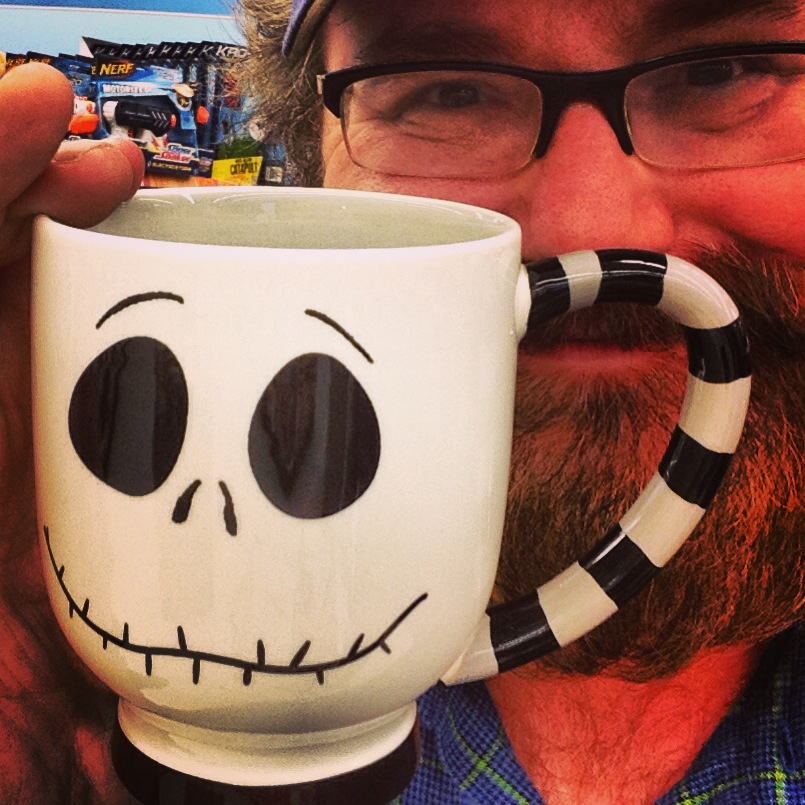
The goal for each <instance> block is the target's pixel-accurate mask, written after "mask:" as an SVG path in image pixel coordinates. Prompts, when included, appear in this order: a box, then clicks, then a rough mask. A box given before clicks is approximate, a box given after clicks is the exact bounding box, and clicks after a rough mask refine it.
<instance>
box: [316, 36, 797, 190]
mask: <svg viewBox="0 0 805 805" xmlns="http://www.w3.org/2000/svg"><path fill="white" fill-rule="evenodd" d="M318 82H319V92H320V94H321V96H322V100H323V102H324V105H325V107H326V108H327V109H328V110H329V111H330V112H332V113H333V114H334V115H336V116H337V117H339V118H341V125H342V128H343V132H344V139H345V141H346V145H347V148H348V150H349V153H350V156H351V157H352V160H353V161H354V162H356V163H357V164H358V165H361V166H363V167H365V168H369V169H371V170H375V171H379V172H382V173H389V174H395V175H402V176H423V177H432V178H473V177H477V178H480V177H490V176H503V175H507V174H510V173H514V172H516V171H518V170H520V169H521V168H523V167H525V166H526V165H527V164H528V163H529V162H530V161H531V160H532V159H539V158H540V157H542V156H544V155H545V153H546V152H547V150H548V147H549V145H550V142H551V139H552V137H553V135H554V132H555V131H556V127H557V124H558V123H559V120H560V118H561V116H562V113H563V112H564V111H565V109H566V108H567V107H568V106H569V105H570V104H573V103H588V104H592V105H593V106H595V107H597V108H598V109H600V111H601V112H602V114H603V115H604V116H605V118H606V120H607V121H608V122H609V125H610V126H611V127H612V129H613V131H614V132H615V135H616V137H617V139H618V143H619V144H620V147H621V148H622V149H623V151H624V152H625V153H626V154H636V155H637V156H638V157H639V158H640V159H642V160H643V161H645V162H648V163H650V164H652V165H657V166H660V167H665V168H675V169H687V170H700V169H717V168H736V167H756V166H760V165H771V164H775V163H779V162H788V161H791V160H795V159H802V158H803V157H805V42H764V43H760V44H743V45H730V46H728V47H719V48H707V49H699V50H692V51H687V52H685V53H675V54H673V55H669V56H662V57H659V58H656V59H651V60H649V61H644V62H639V63H637V64H632V65H628V66H627V67H621V68H618V69H614V70H602V71H597V72H577V73H548V72H540V71H538V70H528V69H525V68H522V67H514V66H511V65H506V64H494V63H486V62H466V61H420V62H401V63H394V64H382V65H371V66H366V67H350V68H348V69H346V70H337V71H335V72H331V73H327V74H326V75H320V76H318Z"/></svg>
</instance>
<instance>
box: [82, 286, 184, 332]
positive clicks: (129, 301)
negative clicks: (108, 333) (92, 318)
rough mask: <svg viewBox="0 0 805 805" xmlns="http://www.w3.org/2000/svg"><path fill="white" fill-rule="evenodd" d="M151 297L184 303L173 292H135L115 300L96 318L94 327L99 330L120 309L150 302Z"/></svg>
mask: <svg viewBox="0 0 805 805" xmlns="http://www.w3.org/2000/svg"><path fill="white" fill-rule="evenodd" d="M153 299H170V300H171V301H172V302H178V303H179V304H180V305H183V304H184V299H183V298H182V297H181V296H179V295H178V294H175V293H169V292H168V291H148V292H147V293H137V294H134V295H133V296H127V297H126V298H125V299H121V300H120V301H119V302H116V303H115V304H114V305H112V307H110V308H109V310H107V311H106V313H104V314H103V316H101V317H100V318H99V319H98V322H97V324H96V325H95V329H96V330H99V329H100V327H101V325H102V324H103V323H104V322H105V321H106V320H107V319H110V318H111V317H112V316H114V315H115V313H120V311H121V310H125V309H126V308H127V307H131V306H132V305H137V304H139V303H140V302H150V301H152V300H153Z"/></svg>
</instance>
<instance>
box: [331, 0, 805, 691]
mask: <svg viewBox="0 0 805 805" xmlns="http://www.w3.org/2000/svg"><path fill="white" fill-rule="evenodd" d="M792 39H802V40H805V9H799V8H798V4H797V3H787V2H773V1H770V2H762V0H720V1H719V2H711V3H707V4H702V3H698V2H696V1H695V0H648V2H646V1H645V0H628V1H627V2H625V3H624V2H622V1H621V0H594V2H591V1H590V0H530V2H528V3H523V2H522V0H494V2H493V0H384V1H383V2H381V1H380V0H339V3H338V4H337V5H336V8H335V10H334V12H333V13H332V14H331V15H330V18H329V19H328V21H327V23H326V25H325V29H324V46H325V61H326V67H327V69H328V70H336V69H341V68H344V67H349V66H353V65H356V64H372V63H384V62H390V61H402V60H409V59H429V58H431V59H432V58H436V59H439V58H442V59H449V58H455V59H462V60H478V61H496V62H503V63H508V64H515V65H520V66H523V67H529V68H533V69H538V70H549V71H582V70H585V71H586V70H603V69H608V68H613V67H619V66H623V65H626V64H630V63H633V62H637V61H643V60H645V59H648V58H651V57H654V56H659V55H663V54H668V53H674V52H679V51H684V50H689V49H693V48H697V47H704V46H709V45H722V44H733V43H741V42H754V41H774V40H792ZM490 125H494V121H490ZM322 153H323V157H324V164H325V183H326V184H327V185H329V186H338V187H353V188H361V189H369V190H382V191H390V192H402V193H409V194H417V195H422V196H432V197H441V198H450V199H455V200H459V201H464V202H468V203H472V204H478V205H480V206H484V207H490V208H493V209H496V210H499V211H501V212H504V213H506V214H508V215H510V216H512V217H513V218H515V219H516V220H517V221H518V222H519V223H520V225H521V227H522V229H523V258H524V259H525V260H538V259H542V258H545V257H549V256H553V255H555V254H561V253H563V252H569V251H576V250H579V249H595V248H614V247H635V248H646V249H653V250H657V251H663V252H669V253H672V254H676V255H678V256H681V257H685V258H687V259H690V260H692V261H693V262H698V263H699V264H700V265H702V267H703V268H705V269H706V270H708V271H710V272H711V273H713V274H714V275H715V276H716V278H717V279H718V280H719V281H720V282H722V284H724V285H725V287H726V288H727V289H728V290H729V291H730V292H731V293H732V294H733V295H734V296H735V298H736V301H737V302H738V305H739V307H740V308H741V309H742V312H743V314H744V316H745V318H746V319H747V322H748V325H749V327H750V334H751V338H752V346H753V351H754V356H755V359H754V362H755V377H756V382H755V396H754V402H753V408H752V412H751V414H750V419H749V425H748V429H747V436H746V438H745V440H744V443H743V446H742V448H741V450H740V451H739V455H738V458H737V460H736V467H735V471H734V472H733V474H732V476H731V477H732V483H731V485H730V486H729V488H724V489H723V490H722V492H721V495H720V497H719V499H718V501H717V504H716V506H715V507H714V510H713V511H712V512H711V513H710V515H709V516H708V518H706V521H705V524H704V526H703V527H702V528H700V529H699V531H698V532H697V535H695V536H694V537H693V538H692V540H691V541H690V543H689V544H688V545H687V546H685V548H684V549H683V551H682V553H681V555H680V556H679V557H678V558H677V559H676V560H674V562H672V564H671V566H670V567H669V568H667V569H666V570H665V571H664V572H663V573H662V574H660V577H659V579H658V581H657V582H656V583H655V584H654V585H653V586H652V588H651V591H650V592H649V593H648V594H644V596H641V597H640V599H639V601H637V602H635V604H634V605H632V606H630V607H627V609H626V610H625V611H624V612H622V613H621V614H620V615H618V616H617V617H616V618H615V619H613V621H612V622H610V623H608V624H605V625H604V627H602V628H600V629H599V630H597V632H596V633H595V634H594V635H593V637H591V638H589V639H585V640H583V641H580V642H579V644H578V645H576V646H574V647H572V648H571V649H570V650H567V649H566V650H565V651H563V652H561V653H560V655H559V656H558V659H556V660H552V661H555V662H557V663H558V664H560V665H563V666H564V667H566V668H572V669H577V670H585V671H589V670H595V669H597V668H599V667H601V666H602V665H605V664H607V663H610V662H612V663H615V664H616V665H617V667H618V668H619V669H620V672H622V673H624V674H628V675H632V676H635V677H637V678H639V677H643V676H651V675H656V674H659V673H663V672H665V671H667V670H670V669H672V668H673V667H674V666H675V665H677V664H679V663H680V662H683V661H684V660H685V659H687V658H688V657H690V656H691V655H692V654H693V653H694V652H695V651H696V650H698V649H699V648H702V647H706V646H708V645H714V644H717V643H723V642H727V641H731V642H735V641H742V640H743V641H754V640H758V639H760V638H762V637H765V636H768V635H770V634H773V633H774V632H775V630H778V629H780V628H782V626H784V625H785V624H786V623H787V622H789V619H794V618H795V617H796V616H795V615H794V614H792V613H793V611H794V610H795V609H796V607H797V606H800V605H802V603H803V599H805V583H803V577H804V576H805V571H803V568H802V567H801V566H800V563H801V560H800V555H801V554H802V551H801V545H800V544H799V543H798V542H797V540H798V539H799V540H801V539H802V538H801V537H799V536H798V535H797V533H794V534H792V533H791V532H792V531H797V530H798V533H805V528H803V522H802V520H803V518H802V516H801V515H800V516H799V517H798V516H797V515H796V513H795V512H796V509H797V508H798V507H799V506H800V505H801V502H802V501H801V494H802V492H801V490H802V488H803V483H802V468H801V459H800V458H799V455H798V450H801V445H802V444H803V443H805V435H803V422H804V421H805V399H803V392H802V391H801V389H802V388H803V386H804V385H805V379H803V367H804V366H805V321H803V320H804V319H805V316H804V315H803V314H802V313H801V312H800V303H805V237H803V235H802V221H803V217H804V216H805V160H803V161H797V162H790V163H785V164H780V165H774V166H766V167H760V168H744V169H726V170H725V169H722V170H699V171H686V170H670V169H663V168H658V167H653V166H651V165H648V164H646V163H644V162H642V161H640V160H639V159H638V158H637V157H635V156H628V155H626V154H625V153H624V152H623V151H622V150H621V148H620V146H619V145H618V142H617V140H616V138H615V134H614V133H613V131H612V129H611V128H610V126H609V124H608V123H607V122H606V120H605V119H604V117H603V115H602V114H601V112H600V111H599V110H598V109H596V108H594V107H592V106H590V105H589V104H574V105H571V106H570V107H569V108H568V109H567V110H566V112H565V113H564V116H563V117H562V119H561V120H560V122H559V125H558V128H557V130H556V132H555V135H554V138H553V140H552V142H551V146H550V148H549V150H548V152H547V154H546V155H545V156H544V157H543V158H541V159H539V160H535V161H532V162H531V163H530V164H529V165H528V166H526V167H525V168H524V169H522V170H521V171H519V172H516V173H514V174H510V175H507V176H502V177H499V178H491V179H490V178H484V179H469V180H467V179H460V180H458V179H429V178H421V177H401V176H392V175H388V174H381V173H377V172H373V171H369V170H367V169H365V168H361V167H358V166H357V165H355V164H354V163H353V161H352V160H351V158H350V156H349V154H348V153H347V150H346V147H345V144H344V140H343V137H342V134H341V128H340V123H339V121H338V120H337V119H335V118H334V117H333V116H332V115H330V114H329V113H327V112H325V113H324V133H323V141H322ZM684 366H685V364H684V347H683V346H682V344H681V342H680V340H679V338H678V334H677V333H676V332H675V331H674V330H673V328H670V327H669V326H668V325H667V324H666V323H665V322H662V321H659V320H657V319H656V318H653V317H652V316H651V314H650V312H649V313H646V312H644V311H641V310H638V311H633V310H631V309H618V308H613V309H610V310H609V311H605V312H603V313H602V311H600V310H598V311H596V312H595V313H591V312H589V311H583V312H582V313H579V314H576V315H574V316H572V317H567V318H566V319H565V320H563V321H559V322H557V323H555V324H551V325H549V326H547V327H546V328H545V329H544V331H543V333H541V334H538V336H537V337H529V338H527V339H526V341H524V343H523V344H522V346H521V350H520V364H519V381H518V383H519V384H518V403H517V411H516V438H515V445H514V451H513V468H512V486H511V497H510V512H509V522H508V527H507V534H506V539H505V544H504V554H503V557H502V560H501V573H500V576H499V584H500V588H501V590H502V591H503V592H504V593H505V594H506V595H510V594H514V593H522V592H525V591H527V590H529V589H531V588H533V587H534V586H535V585H538V584H540V583H542V582H543V581H545V580H546V579H547V578H548V577H549V576H550V575H552V574H553V573H555V572H557V571H558V570H560V569H561V568H562V567H563V566H565V565H566V564H568V563H569V562H571V561H572V560H573V559H574V558H575V557H576V555H577V554H578V553H580V552H582V551H583V550H585V549H586V548H589V547H590V546H591V545H592V544H593V543H594V542H595V541H596V540H597V539H598V538H599V537H600V536H601V534H602V533H603V530H604V529H605V527H606V526H607V525H608V524H609V523H610V522H611V521H613V520H615V519H617V517H619V516H620V514H622V513H623V511H624V510H625V508H626V506H627V505H628V503H630V502H631V500H632V499H633V497H634V495H635V494H636V492H637V491H638V490H639V488H640V487H641V485H642V484H643V483H644V482H645V480H646V479H647V477H648V476H649V475H650V474H651V472H652V471H653V469H654V468H655V467H656V464H657V461H658V460H659V457H660V453H661V452H662V449H663V447H664V444H665V442H666V440H667V435H668V431H669V428H670V427H672V426H673V424H674V421H675V416H676V411H677V409H678V405H679V401H680V399H681V395H682V384H683V382H684V380H683V378H684V377H685V371H684ZM797 444H798V445H799V446H800V447H799V448H796V445H797ZM557 467H561V468H562V471H561V477H560V478H556V477H555V475H556V468H557ZM545 468H548V469H545ZM546 489H550V490H551V500H547V499H546V493H545V490H546ZM771 512H774V517H772V516H771ZM781 568H782V569H781ZM618 663H619V664H618ZM626 666H629V667H628V668H627V667H626Z"/></svg>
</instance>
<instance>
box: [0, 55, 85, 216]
mask: <svg viewBox="0 0 805 805" xmlns="http://www.w3.org/2000/svg"><path fill="white" fill-rule="evenodd" d="M0 110H2V114H0V176H2V177H3V181H2V183H0V208H2V207H5V206H6V205H7V204H8V203H9V202H10V201H12V200H13V199H14V198H16V197H17V196H18V195H19V194H20V193H21V192H22V191H23V190H24V189H25V188H26V187H27V186H28V185H29V184H30V183H31V182H32V181H33V180H34V179H35V178H36V177H37V176H38V175H39V174H40V173H41V172H42V171H43V170H44V169H45V168H46V167H47V165H48V163H49V162H50V160H51V157H52V156H53V154H54V153H55V152H56V149H57V148H58V147H59V144H60V143H61V142H62V140H63V139H64V135H65V133H66V132H67V126H68V125H69V123H70V117H71V115H72V111H73V90H72V88H71V87H70V82H69V81H68V80H67V79H66V78H65V77H64V76H63V75H62V74H61V73H60V72H59V71H58V70H55V69H54V68H53V67H50V66H48V65H46V64H42V63H39V62H31V63H30V64H23V65H20V66H19V67H15V68H14V69H12V70H11V71H9V72H8V73H6V75H4V76H3V78H2V80H0Z"/></svg>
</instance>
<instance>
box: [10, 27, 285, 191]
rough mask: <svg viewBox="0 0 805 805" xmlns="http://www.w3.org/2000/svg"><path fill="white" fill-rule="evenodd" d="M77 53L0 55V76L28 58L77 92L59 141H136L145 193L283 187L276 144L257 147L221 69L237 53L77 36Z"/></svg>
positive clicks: (281, 152) (246, 111)
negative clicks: (60, 75) (199, 188)
mask: <svg viewBox="0 0 805 805" xmlns="http://www.w3.org/2000/svg"><path fill="white" fill-rule="evenodd" d="M82 51H84V52H87V53H89V54H91V55H88V56H83V55H69V54H66V53H60V54H59V55H58V56H51V55H48V54H46V53H37V52H33V51H29V52H27V53H24V54H22V53H7V52H6V53H2V58H1V59H0V76H1V75H2V74H3V72H6V71H8V70H10V69H12V68H13V67H15V66H17V65H19V64H24V63H25V62H28V61H42V62H47V63H49V64H51V65H52V66H53V67H55V68H56V69H57V70H60V71H61V72H62V73H63V74H64V75H65V76H66V77H67V79H68V80H69V81H70V84H71V86H72V87H73V93H74V95H75V102H74V107H73V117H72V119H71V121H70V125H69V129H68V131H67V133H66V137H67V138H68V139H96V140H102V139H105V138H107V137H113V136H114V137H126V138H128V139H130V140H132V141H133V142H135V143H137V145H138V146H139V147H140V149H141V150H142V152H143V155H144V157H145V163H146V172H145V179H144V181H143V186H144V187H165V186H181V185H205V184H211V185H221V184H223V185H256V184H271V185H283V184H286V183H287V173H286V170H285V149H284V146H283V144H282V143H276V142H269V143H266V142H263V138H262V134H261V132H260V131H259V130H258V128H257V127H256V126H255V124H254V123H253V122H252V111H251V110H252V107H253V104H252V102H251V101H250V99H249V98H247V97H245V96H244V94H243V93H242V92H241V91H240V89H239V87H238V86H237V83H236V82H235V80H234V78H233V77H232V75H231V73H230V71H229V69H228V65H230V64H232V63H233V61H235V60H237V59H238V58H242V57H243V56H244V55H245V48H243V47H242V46H240V45H233V44H229V43H222V42H174V41H169V42H142V43H129V44H125V43H118V42H106V41H103V40H98V39H92V38H90V37H84V38H83V46H82Z"/></svg>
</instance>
